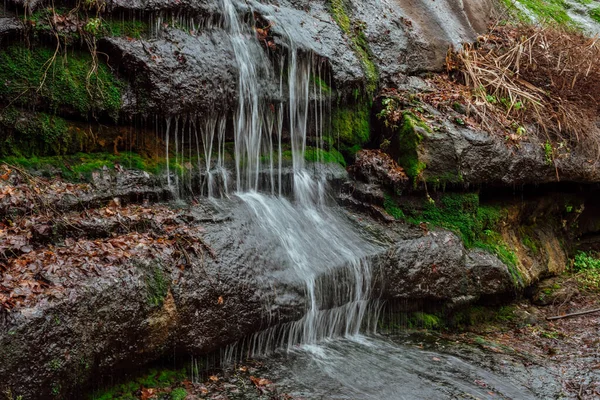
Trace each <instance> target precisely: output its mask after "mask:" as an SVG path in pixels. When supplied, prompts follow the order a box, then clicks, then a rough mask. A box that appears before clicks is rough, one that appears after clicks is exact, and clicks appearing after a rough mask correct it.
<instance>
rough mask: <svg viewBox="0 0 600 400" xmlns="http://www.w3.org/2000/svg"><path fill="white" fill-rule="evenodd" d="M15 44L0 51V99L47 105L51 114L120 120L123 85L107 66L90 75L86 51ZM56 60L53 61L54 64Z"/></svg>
mask: <svg viewBox="0 0 600 400" xmlns="http://www.w3.org/2000/svg"><path fill="white" fill-rule="evenodd" d="M54 52H55V49H53V48H47V47H33V48H31V49H29V48H26V47H24V46H23V45H12V46H9V47H8V48H6V49H4V50H3V51H2V52H0V99H1V100H3V101H5V102H12V103H13V104H16V105H24V106H30V105H32V104H40V103H41V104H44V105H45V106H46V107H48V110H49V111H50V113H51V114H56V113H58V112H59V111H61V110H62V109H64V108H68V109H71V110H73V111H75V112H77V113H79V115H80V116H82V117H84V118H89V117H90V116H93V115H97V114H98V113H106V114H108V115H109V116H111V117H112V118H113V119H115V120H116V119H117V118H118V115H119V110H120V108H121V91H122V88H123V86H124V85H123V83H122V82H121V81H119V80H118V79H117V78H116V77H115V76H114V75H113V74H112V73H111V71H110V69H109V67H108V66H107V65H106V64H104V63H99V65H98V68H97V71H96V73H94V74H92V75H91V76H89V79H88V75H89V73H90V70H91V68H92V57H91V56H90V55H89V54H87V53H84V52H79V51H69V52H68V54H67V53H65V54H61V53H59V54H57V55H56V58H54V55H55V53H54ZM52 60H53V61H52Z"/></svg>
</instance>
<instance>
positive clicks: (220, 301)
mask: <svg viewBox="0 0 600 400" xmlns="http://www.w3.org/2000/svg"><path fill="white" fill-rule="evenodd" d="M217 304H219V305H221V304H223V296H219V299H218V300H217Z"/></svg>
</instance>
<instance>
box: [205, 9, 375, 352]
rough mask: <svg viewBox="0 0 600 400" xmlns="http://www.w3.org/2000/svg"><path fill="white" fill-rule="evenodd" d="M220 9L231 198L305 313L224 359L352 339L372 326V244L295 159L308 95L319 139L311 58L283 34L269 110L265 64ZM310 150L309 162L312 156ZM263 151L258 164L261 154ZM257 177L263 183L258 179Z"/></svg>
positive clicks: (301, 145)
mask: <svg viewBox="0 0 600 400" xmlns="http://www.w3.org/2000/svg"><path fill="white" fill-rule="evenodd" d="M222 6H223V11H224V15H225V24H224V26H225V27H226V29H227V30H228V33H229V36H230V38H231V43H232V46H233V49H234V54H235V57H236V61H237V64H238V67H239V76H238V87H239V90H238V95H239V99H238V109H237V111H236V114H235V117H234V124H233V127H234V139H235V168H236V178H237V181H236V185H237V186H236V188H237V192H236V195H237V196H238V197H239V198H240V199H241V200H242V201H243V202H244V204H245V205H246V206H247V208H248V209H249V210H250V212H251V215H252V216H253V220H254V221H255V223H256V224H257V225H258V226H259V227H260V228H261V229H263V232H264V234H265V238H267V237H272V238H273V240H275V241H276V242H277V243H278V245H279V247H280V248H281V249H283V252H284V254H285V258H286V261H287V264H288V265H289V267H290V270H291V271H290V273H292V274H294V275H295V276H296V277H297V279H298V280H299V281H301V282H303V284H304V286H305V292H306V308H305V314H304V316H303V317H302V318H301V319H300V320H298V321H294V322H291V323H288V324H284V325H280V326H276V327H274V328H270V329H267V330H265V331H263V332H260V333H257V334H255V335H253V336H252V337H250V338H247V339H246V340H245V341H242V342H240V343H238V344H236V345H232V346H230V347H229V348H228V349H227V350H226V352H225V354H224V359H225V361H226V362H233V361H235V360H236V359H237V358H238V357H242V356H245V355H251V356H260V355H264V354H266V353H268V352H270V351H272V350H274V349H278V348H284V349H288V350H291V349H292V348H294V347H295V346H297V345H304V346H317V345H318V343H319V341H321V340H323V339H325V338H330V337H337V336H342V337H352V336H356V335H358V334H359V332H360V331H361V329H363V328H364V329H367V330H371V331H372V330H374V329H375V320H374V319H373V318H375V319H376V316H377V313H376V312H375V311H376V310H377V308H378V305H377V302H372V301H370V298H371V297H372V293H371V287H372V282H371V281H372V271H371V265H370V263H369V261H368V257H369V254H370V253H371V252H372V251H373V250H374V249H373V247H372V246H371V245H370V244H369V243H367V242H366V241H365V240H363V239H362V238H360V237H359V236H358V235H357V234H355V233H354V231H355V230H354V229H353V228H352V226H351V224H350V223H349V222H348V220H347V218H346V217H345V216H343V215H340V213H338V212H336V211H335V209H334V208H333V207H330V206H328V205H327V204H326V196H325V192H326V184H325V180H324V179H323V178H322V177H320V176H318V174H317V176H315V174H311V173H310V172H309V171H308V170H307V167H306V165H305V155H306V149H307V138H308V135H309V120H310V118H309V116H310V115H309V114H310V112H311V96H312V98H313V99H314V102H313V103H314V106H313V107H312V112H313V113H314V115H313V119H314V121H315V124H314V129H315V134H314V137H315V141H316V147H317V149H318V148H319V146H320V144H321V142H322V140H323V135H322V129H323V116H322V112H323V105H322V102H323V100H322V96H323V93H322V91H321V89H320V87H319V88H317V84H316V79H315V78H314V77H315V75H318V79H319V80H320V78H321V77H320V72H321V71H320V67H318V62H315V60H314V58H313V56H312V55H311V54H302V53H301V52H300V51H299V49H298V48H297V47H296V45H295V43H294V40H293V36H292V35H291V34H288V35H286V36H287V37H286V38H284V39H286V40H287V43H286V45H287V54H286V56H285V57H282V58H281V60H280V61H279V62H280V64H279V65H278V67H279V69H280V76H279V91H280V93H279V94H280V95H281V98H282V99H283V100H282V103H281V104H279V105H278V106H277V107H274V106H271V107H269V106H268V104H267V101H266V100H265V99H264V98H263V95H262V94H261V87H260V78H265V77H266V78H267V79H270V80H273V79H274V77H273V76H272V75H271V74H272V72H271V71H273V70H274V69H275V68H273V66H271V64H270V62H269V61H268V60H267V59H266V58H265V54H264V53H265V51H264V50H262V49H261V48H260V43H258V40H257V39H256V38H255V34H254V32H252V31H251V30H250V29H249V28H247V24H244V23H243V21H242V17H241V15H240V14H238V11H237V9H236V7H235V5H234V3H233V2H232V0H222ZM250 11H251V10H250ZM249 14H250V15H252V13H251V12H250V13H249ZM284 76H286V77H285V78H284ZM311 78H312V79H314V80H313V84H312V85H311ZM286 115H287V120H285V116H286ZM284 122H286V123H287V124H285V125H284ZM285 128H287V133H288V134H289V146H290V149H291V158H292V171H291V173H292V179H293V185H292V198H291V199H289V198H286V197H285V196H284V195H283V190H282V168H283V166H282V164H283V162H282V160H283V152H284V151H283V146H284V145H288V144H287V143H283V141H284V130H285ZM274 136H276V137H275V138H274ZM205 141H206V139H205ZM211 146H212V145H210V146H209V148H210V147H211ZM275 146H277V149H276V150H275V149H274V147H275ZM316 154H317V159H318V157H319V156H320V153H319V152H318V151H317V153H316ZM265 155H266V156H267V157H268V158H269V160H268V162H263V161H262V159H261V158H263V156H265ZM207 156H208V153H207ZM275 156H277V158H278V159H277V163H275V162H274V159H273V158H274V157H275ZM274 168H277V173H274ZM261 176H262V177H263V178H262V179H263V180H264V179H266V180H268V182H261V178H260V177H261ZM261 183H262V184H261ZM265 183H266V184H265ZM367 316H370V317H371V318H367Z"/></svg>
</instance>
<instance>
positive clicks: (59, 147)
mask: <svg viewBox="0 0 600 400" xmlns="http://www.w3.org/2000/svg"><path fill="white" fill-rule="evenodd" d="M70 140H71V136H70V134H69V128H68V125H67V122H66V121H65V120H64V119H62V118H60V117H57V116H55V115H49V114H45V113H35V114H30V113H21V112H20V111H18V110H17V109H15V108H13V107H8V108H5V109H4V110H3V111H2V112H0V157H6V156H9V155H24V156H31V155H34V154H36V153H37V154H64V153H65V152H66V151H67V149H68V145H69V142H70Z"/></svg>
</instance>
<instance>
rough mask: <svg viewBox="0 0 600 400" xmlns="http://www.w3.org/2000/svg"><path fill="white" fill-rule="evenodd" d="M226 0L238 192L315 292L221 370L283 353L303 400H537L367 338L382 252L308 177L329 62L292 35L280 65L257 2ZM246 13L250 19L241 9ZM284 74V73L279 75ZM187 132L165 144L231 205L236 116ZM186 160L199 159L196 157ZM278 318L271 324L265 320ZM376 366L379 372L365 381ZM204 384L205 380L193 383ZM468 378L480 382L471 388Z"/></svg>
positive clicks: (452, 363)
mask: <svg viewBox="0 0 600 400" xmlns="http://www.w3.org/2000/svg"><path fill="white" fill-rule="evenodd" d="M221 1H222V3H221V5H222V12H223V16H224V21H223V27H224V28H225V29H226V30H227V31H228V34H229V37H230V40H231V44H232V47H233V50H234V54H235V58H236V61H237V65H238V68H239V76H238V107H237V109H236V110H235V112H234V113H233V114H234V115H233V121H232V123H231V124H230V125H229V126H232V127H233V131H234V132H233V137H234V162H235V178H236V179H235V187H236V192H235V195H236V197H237V198H239V199H240V200H241V202H242V205H243V207H245V208H246V209H247V210H249V211H250V214H251V218H252V223H253V224H254V225H256V226H257V227H258V228H259V229H260V230H261V233H260V235H261V238H262V239H261V240H264V241H272V242H273V244H275V247H276V248H277V253H278V257H279V256H281V259H282V263H283V264H284V265H285V268H286V279H289V280H291V281H294V283H296V282H301V283H302V285H303V287H304V291H305V293H304V295H305V296H304V298H305V308H304V310H303V315H302V317H301V318H299V319H298V320H296V321H292V322H289V323H286V324H280V325H277V326H275V327H271V328H268V329H266V330H263V331H262V332H259V333H256V334H254V335H252V336H251V337H248V338H246V339H244V340H242V341H240V342H238V343H237V344H234V345H231V346H229V347H228V348H227V349H225V350H224V352H223V353H222V362H224V363H226V364H232V363H235V362H237V361H241V360H242V359H243V358H245V357H260V356H264V355H266V354H270V353H272V352H273V351H274V350H278V349H282V350H285V353H286V354H287V355H288V356H289V357H290V358H289V360H290V361H285V362H284V364H285V363H288V364H287V365H285V366H283V367H282V368H281V369H280V370H281V371H285V370H286V368H287V369H292V370H293V371H292V372H291V373H288V374H287V375H285V374H284V376H281V377H280V380H281V381H282V382H286V380H287V381H293V383H292V385H295V386H296V387H304V388H303V389H302V390H303V393H301V396H302V397H305V398H340V399H382V398H386V399H402V398H437V397H436V396H437V395H438V394H440V397H445V398H456V397H460V396H463V395H465V396H475V397H483V398H485V397H486V392H484V391H482V390H481V389H480V388H479V387H477V385H476V384H473V382H472V381H475V382H477V379H479V378H480V377H482V376H483V377H484V378H485V379H486V380H487V381H489V382H493V383H494V385H495V387H497V388H501V390H502V392H503V393H505V394H508V397H519V398H528V396H527V393H526V392H524V391H522V390H521V388H519V389H513V388H512V387H511V386H510V385H509V386H506V385H504V383H503V382H502V380H501V379H497V378H496V376H494V375H493V374H487V375H486V372H485V371H480V370H478V369H477V368H474V367H471V366H469V365H468V364H465V363H463V362H461V361H460V360H458V359H450V358H448V362H447V363H445V364H444V365H436V366H435V368H437V371H436V372H437V373H433V374H432V373H430V372H429V370H430V369H431V368H432V364H431V362H429V363H427V362H423V361H422V360H421V359H420V358H421V357H423V355H424V353H423V352H419V351H418V350H414V349H409V348H407V347H401V346H398V345H396V344H394V343H392V342H390V341H387V340H383V339H382V338H375V337H373V336H372V335H367V336H365V335H363V334H365V333H374V332H375V330H376V324H377V321H378V311H379V308H380V305H379V302H378V301H377V300H376V298H377V294H376V293H373V286H374V285H373V280H374V278H373V271H372V268H371V263H370V258H371V256H372V255H373V254H374V253H375V252H377V251H378V249H377V247H376V246H377V245H376V244H373V243H371V242H370V241H368V240H366V239H365V238H363V237H361V236H360V235H359V234H357V233H356V232H357V230H356V229H355V227H354V226H353V224H352V223H351V222H350V220H349V219H348V218H347V216H346V215H345V214H344V213H343V212H342V211H341V210H340V209H339V208H336V207H335V206H331V205H329V204H328V202H327V196H326V192H327V190H326V182H325V179H324V178H323V174H322V173H321V170H320V169H319V168H313V169H314V170H311V171H309V170H308V168H307V165H306V163H305V156H306V154H307V141H308V140H309V129H313V131H312V132H310V133H311V135H310V140H312V141H314V147H315V148H316V151H315V155H316V156H315V157H313V158H314V159H316V161H321V155H320V154H321V153H320V152H319V149H320V146H322V143H323V142H324V135H323V132H324V129H323V128H324V125H326V124H325V122H324V121H325V118H324V117H325V112H324V110H327V107H326V106H325V104H324V101H323V92H322V89H321V86H320V85H319V87H317V83H316V82H317V80H319V81H321V78H322V76H321V64H320V62H319V60H318V58H317V57H314V56H313V55H312V54H310V53H302V52H301V51H299V49H298V48H297V46H296V45H295V43H294V40H293V35H291V34H287V35H285V37H284V38H283V39H284V41H286V43H285V45H286V47H287V54H285V55H280V56H279V57H280V58H279V59H278V61H276V62H275V64H276V65H273V64H272V63H271V61H270V60H269V58H268V57H267V56H266V52H265V51H264V50H263V49H262V48H261V45H260V43H259V42H258V40H257V39H256V36H255V33H254V31H253V29H252V28H251V27H249V26H248V23H245V22H244V21H243V18H242V15H253V13H252V10H251V9H248V8H247V4H243V5H238V4H236V3H234V2H233V0H221ZM236 6H239V7H243V10H244V11H243V12H238V9H237V8H236ZM270 22H271V23H275V24H276V23H277V21H275V20H272V21H270ZM280 45H281V44H280ZM274 71H279V76H278V77H276V76H275V72H274ZM264 80H266V81H269V82H271V83H272V82H277V81H278V83H279V85H278V87H279V92H278V93H276V96H275V97H278V98H279V101H276V102H273V100H272V99H270V98H268V96H269V95H271V96H273V93H270V94H268V93H264V92H265V88H264V87H263V86H262V85H261V83H260V82H263V81H264ZM311 83H312V84H311ZM273 103H275V104H273ZM311 113H312V114H311ZM311 121H312V122H314V123H310V122H311ZM181 125H182V126H180V124H179V120H178V119H175V120H170V119H169V120H167V122H166V132H165V136H166V139H167V146H168V142H169V140H171V141H172V143H173V144H174V145H175V149H176V150H177V152H178V151H179V150H181V152H182V157H181V161H182V163H183V161H184V157H183V153H184V152H183V149H184V145H185V143H184V138H185V137H187V138H188V139H187V142H188V146H191V145H192V143H193V142H195V143H196V158H197V164H198V169H199V170H203V171H204V176H203V179H202V183H201V186H202V188H203V189H202V191H203V193H204V194H206V195H208V196H209V197H223V196H229V194H230V191H229V187H230V184H229V182H230V179H229V175H228V173H227V170H226V168H225V154H226V151H225V136H226V130H227V127H228V120H227V119H226V117H225V116H218V117H217V116H212V117H208V118H204V119H202V120H201V119H199V118H196V117H189V118H187V119H184V120H183V122H182V124H181ZM186 127H187V130H186ZM186 132H187V135H186ZM311 144H312V143H311ZM215 147H216V150H217V151H216V152H217V157H216V159H215V157H214V155H213V153H214V152H215ZM168 151H169V149H168V148H167V155H168ZM201 153H202V154H201ZM286 154H291V169H289V170H285V171H284V159H285V164H287V163H288V159H287V158H288V157H286ZM188 159H190V160H191V159H192V154H191V153H188ZM284 174H285V175H287V176H288V177H289V178H290V179H291V184H289V180H287V179H285V178H284ZM181 181H183V178H182V179H180V178H179V177H178V175H177V174H175V176H174V179H171V177H169V182H168V183H169V186H171V185H172V184H175V185H176V186H177V185H179V184H180V182H181ZM190 186H191V185H190ZM268 318H270V315H268V314H267V315H265V319H268ZM425 356H426V357H429V355H427V354H425ZM429 358H431V357H429ZM434 359H436V358H434ZM196 368H197V365H196ZM367 369H368V370H370V371H372V373H371V374H370V375H369V376H368V377H365V371H366V370H367ZM194 379H197V377H194V376H192V380H194ZM423 380H425V382H428V383H429V387H428V389H427V390H428V392H427V394H426V395H425V397H419V395H422V394H423V393H425V392H423V390H422V388H421V387H420V386H421V385H422V383H423ZM465 380H467V381H470V382H469V383H467V384H463V383H462V382H461V381H465ZM405 384H408V385H409V388H412V389H411V390H412V392H410V391H409V392H407V394H408V395H407V396H406V397H405V396H404V395H403V394H402V393H401V392H402V391H403V390H405V389H404V385H405ZM446 389H449V390H446ZM444 390H446V391H444ZM305 395H306V396H305Z"/></svg>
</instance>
